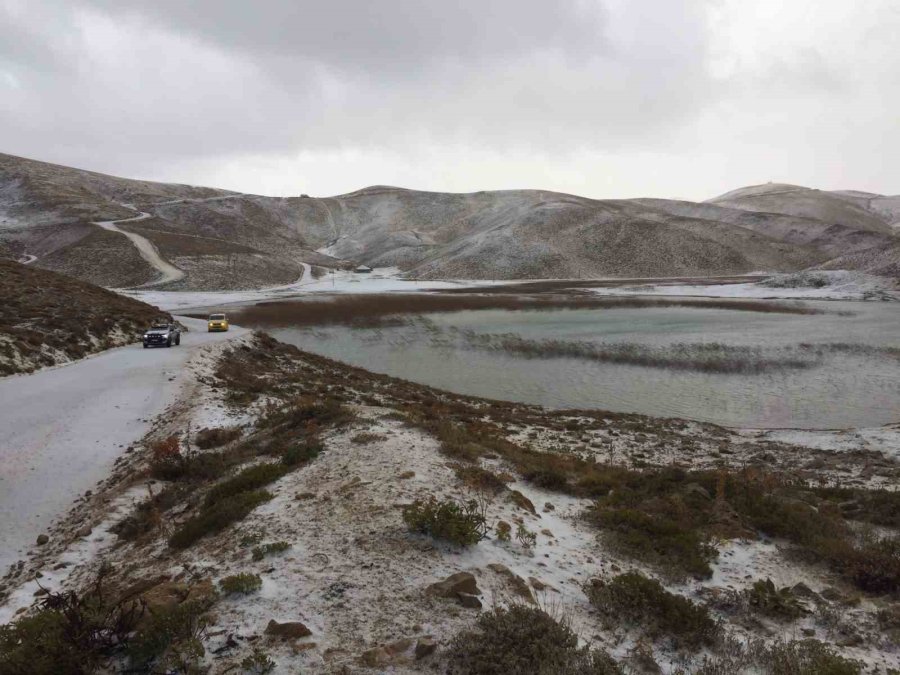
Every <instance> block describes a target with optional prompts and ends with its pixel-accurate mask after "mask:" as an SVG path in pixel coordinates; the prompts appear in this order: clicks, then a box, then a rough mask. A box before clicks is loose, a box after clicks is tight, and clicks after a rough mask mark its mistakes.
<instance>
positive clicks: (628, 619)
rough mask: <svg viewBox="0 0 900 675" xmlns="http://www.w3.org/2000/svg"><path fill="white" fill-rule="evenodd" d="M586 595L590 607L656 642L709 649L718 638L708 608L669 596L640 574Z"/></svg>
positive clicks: (594, 587) (595, 586)
mask: <svg viewBox="0 0 900 675" xmlns="http://www.w3.org/2000/svg"><path fill="white" fill-rule="evenodd" d="M587 593H588V598H589V599H590V602H591V604H592V605H594V607H596V608H597V609H598V610H600V612H601V613H602V614H603V615H604V616H606V617H607V618H609V619H611V620H614V621H616V622H617V623H621V622H625V623H631V624H634V625H638V626H640V627H641V628H642V629H643V630H644V631H645V632H646V634H647V635H648V636H649V637H651V638H653V639H656V638H660V637H668V638H671V639H672V641H673V642H674V643H675V646H677V647H679V648H680V647H687V648H691V649H697V648H699V647H702V646H704V645H710V644H712V643H713V642H714V640H715V638H716V636H717V635H718V626H717V625H716V622H715V621H714V620H713V619H712V617H711V616H710V615H709V611H708V610H707V609H706V608H705V607H703V606H700V605H696V604H694V603H693V602H691V601H690V600H688V599H687V598H684V597H682V596H680V595H675V594H674V593H670V592H669V591H667V590H666V589H665V588H663V586H662V584H660V583H659V582H658V581H656V580H655V579H648V578H647V577H645V576H644V575H642V574H640V573H639V572H627V573H625V574H621V575H619V576H617V577H615V578H614V579H613V580H612V581H610V582H608V583H603V582H595V583H594V584H592V585H591V586H590V587H588V589H587Z"/></svg>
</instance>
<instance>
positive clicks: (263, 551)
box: [251, 541, 291, 561]
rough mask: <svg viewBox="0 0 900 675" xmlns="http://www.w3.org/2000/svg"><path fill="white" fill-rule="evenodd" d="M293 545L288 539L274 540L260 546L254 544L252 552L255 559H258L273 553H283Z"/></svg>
mask: <svg viewBox="0 0 900 675" xmlns="http://www.w3.org/2000/svg"><path fill="white" fill-rule="evenodd" d="M290 547H291V545H290V544H289V543H287V542H286V541H273V542H271V543H268V544H261V545H259V546H254V547H253V550H252V551H251V554H252V556H253V559H254V560H256V561H259V560H262V559H263V558H265V557H266V556H268V555H271V554H273V553H283V552H284V551H287V550H288V549H289V548H290Z"/></svg>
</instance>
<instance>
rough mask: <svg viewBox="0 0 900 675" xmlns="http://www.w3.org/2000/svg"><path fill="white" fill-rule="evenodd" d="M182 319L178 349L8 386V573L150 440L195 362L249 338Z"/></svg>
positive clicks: (7, 381) (0, 467)
mask: <svg viewBox="0 0 900 675" xmlns="http://www.w3.org/2000/svg"><path fill="white" fill-rule="evenodd" d="M179 320H180V321H181V322H182V323H183V324H185V325H186V326H188V327H189V328H190V329H191V332H188V333H185V334H184V335H183V336H182V339H181V345H180V346H178V347H172V348H170V349H166V348H157V349H143V348H142V347H141V345H140V344H139V343H138V344H134V345H129V346H127V347H120V348H118V349H110V350H108V351H105V352H102V353H101V354H99V355H97V356H93V357H90V358H87V359H83V360H81V361H76V362H75V363H72V364H70V365H67V366H63V367H61V368H54V369H49V370H43V371H39V372H37V373H33V374H31V375H15V376H12V377H6V378H3V379H0V401H3V405H2V406H0V429H3V443H2V444H0V574H2V573H3V572H4V571H5V570H6V568H7V566H8V565H10V564H12V563H14V562H15V561H16V560H19V559H22V558H24V552H25V550H26V549H27V548H28V547H29V546H30V545H32V544H33V543H34V541H35V538H36V537H37V536H38V534H40V533H41V532H42V531H44V530H45V529H46V528H47V527H48V526H49V525H50V524H51V522H52V521H53V520H54V519H55V518H56V517H58V516H60V515H62V514H63V513H65V512H66V511H67V509H68V508H69V507H70V506H71V504H72V502H73V501H74V499H75V498H76V497H77V496H79V495H81V494H84V492H85V490H89V489H92V488H93V487H94V486H95V484H96V483H97V482H98V481H99V480H101V479H103V478H105V477H106V476H107V475H108V474H109V472H110V470H111V468H112V466H113V462H114V461H115V459H116V458H117V457H118V456H120V455H121V454H122V452H123V449H124V448H125V447H127V446H128V445H131V444H133V443H135V442H136V441H138V440H140V439H141V438H142V437H143V436H144V435H145V434H146V433H147V431H148V430H149V427H150V422H151V421H152V420H153V418H154V417H156V416H157V415H159V414H160V413H162V412H163V411H164V410H165V408H166V407H167V406H168V405H169V404H170V403H172V402H173V401H174V400H175V398H176V396H177V393H178V391H179V387H180V386H181V384H182V381H183V380H184V378H185V377H187V376H186V375H182V373H181V371H182V370H183V368H184V366H185V364H186V363H187V361H188V359H189V357H190V356H191V355H192V354H193V353H195V352H197V350H199V349H201V348H202V347H203V346H205V345H208V344H210V343H213V342H219V341H222V340H228V339H233V338H236V337H239V336H241V335H244V334H246V333H247V331H246V330H245V329H242V328H237V327H232V330H230V331H229V332H227V333H207V332H206V324H205V322H204V321H198V320H197V319H188V318H184V317H179Z"/></svg>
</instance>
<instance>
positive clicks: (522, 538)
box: [516, 523, 537, 549]
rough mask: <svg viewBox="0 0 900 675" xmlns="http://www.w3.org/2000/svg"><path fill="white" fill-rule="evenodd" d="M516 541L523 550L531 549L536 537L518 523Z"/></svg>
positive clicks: (535, 542)
mask: <svg viewBox="0 0 900 675" xmlns="http://www.w3.org/2000/svg"><path fill="white" fill-rule="evenodd" d="M516 541H518V542H519V543H520V544H521V545H522V547H523V548H527V549H532V548H534V545H535V544H537V535H536V534H535V533H534V532H532V531H531V530H529V529H528V528H527V527H525V526H524V525H523V524H522V523H519V525H518V526H517V527H516Z"/></svg>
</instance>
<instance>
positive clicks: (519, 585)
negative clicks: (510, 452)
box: [488, 563, 537, 605]
mask: <svg viewBox="0 0 900 675" xmlns="http://www.w3.org/2000/svg"><path fill="white" fill-rule="evenodd" d="M488 568H489V569H491V570H493V571H494V572H496V573H497V574H499V575H500V576H502V577H504V578H505V579H506V581H507V584H508V585H509V587H510V589H511V590H512V591H513V593H514V594H515V595H518V596H519V597H520V598H521V599H522V600H524V601H525V602H528V603H530V604H532V605H535V604H537V603H536V601H535V599H534V595H532V593H531V589H530V588H528V584H527V583H526V582H525V580H524V579H523V578H522V577H520V576H519V575H518V574H516V573H515V572H513V571H512V570H511V569H509V568H508V567H507V566H506V565H501V564H500V563H491V564H489V565H488Z"/></svg>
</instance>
